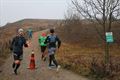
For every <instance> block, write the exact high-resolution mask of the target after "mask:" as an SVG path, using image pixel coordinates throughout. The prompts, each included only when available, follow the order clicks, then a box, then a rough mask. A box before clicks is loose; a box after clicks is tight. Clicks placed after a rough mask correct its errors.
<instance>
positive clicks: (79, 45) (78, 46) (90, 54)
mask: <svg viewBox="0 0 120 80" xmlns="http://www.w3.org/2000/svg"><path fill="white" fill-rule="evenodd" d="M99 29H101V28H99ZM112 32H113V36H114V43H111V44H110V49H109V50H110V60H111V61H110V67H111V68H110V70H111V73H110V75H109V76H106V74H105V64H104V53H105V52H104V50H105V49H104V44H103V40H102V39H101V38H100V36H99V35H98V34H97V31H96V30H95V28H94V25H93V24H91V23H87V24H86V23H80V24H70V25H69V26H61V27H60V28H58V29H57V34H58V35H59V36H60V37H61V38H62V41H63V42H64V43H63V44H62V47H61V49H60V50H59V52H58V56H57V57H58V60H59V62H60V63H61V64H62V65H63V67H64V68H66V69H69V70H72V71H74V72H76V73H78V74H82V75H85V76H90V75H91V76H92V78H93V77H94V78H95V80H104V79H105V80H119V79H120V77H119V76H118V75H120V62H119V60H120V24H119V23H118V24H116V23H115V24H114V25H113V27H112ZM92 80H93V79H92Z"/></svg>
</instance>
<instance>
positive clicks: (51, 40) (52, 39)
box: [45, 29, 61, 71]
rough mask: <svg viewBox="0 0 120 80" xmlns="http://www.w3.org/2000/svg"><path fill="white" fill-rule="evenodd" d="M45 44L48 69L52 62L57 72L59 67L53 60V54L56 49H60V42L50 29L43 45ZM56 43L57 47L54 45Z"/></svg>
mask: <svg viewBox="0 0 120 80" xmlns="http://www.w3.org/2000/svg"><path fill="white" fill-rule="evenodd" d="M46 43H47V44H48V55H49V69H51V66H52V62H53V63H54V64H55V66H56V67H57V71H58V70H59V68H60V65H58V63H57V61H56V59H55V52H56V49H57V47H58V49H59V48H60V45H61V41H60V39H59V38H58V37H57V35H55V32H54V29H50V35H49V36H47V38H46V40H45V44H46ZM57 43H58V45H56V44H57Z"/></svg>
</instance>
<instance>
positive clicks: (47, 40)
mask: <svg viewBox="0 0 120 80" xmlns="http://www.w3.org/2000/svg"><path fill="white" fill-rule="evenodd" d="M48 42H49V36H47V38H46V40H45V42H44V43H45V44H47V43H48Z"/></svg>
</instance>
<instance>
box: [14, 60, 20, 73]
mask: <svg viewBox="0 0 120 80" xmlns="http://www.w3.org/2000/svg"><path fill="white" fill-rule="evenodd" d="M15 64H16V67H15V69H14V72H15V74H16V75H17V70H18V68H19V67H20V60H15Z"/></svg>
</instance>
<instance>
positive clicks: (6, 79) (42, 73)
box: [0, 32, 88, 80]
mask: <svg viewBox="0 0 120 80" xmlns="http://www.w3.org/2000/svg"><path fill="white" fill-rule="evenodd" d="M31 44H33V46H32V45H30V47H29V48H25V49H24V57H23V61H22V65H21V66H20V68H19V70H18V75H14V74H13V69H12V66H11V63H12V61H13V58H12V55H11V56H10V58H9V59H7V60H6V63H5V64H4V65H3V66H1V67H0V68H1V69H2V72H1V73H0V80H88V79H86V78H83V77H81V76H79V75H77V74H74V73H72V72H70V71H67V70H64V69H60V70H59V72H56V69H52V70H49V69H48V66H47V64H48V63H47V61H46V62H43V61H41V60H40V50H39V48H38V32H36V33H34V36H33V39H32V40H31ZM32 49H34V52H35V59H36V67H37V69H35V70H29V69H27V67H28V65H29V62H30V60H29V59H30V55H31V51H32Z"/></svg>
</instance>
